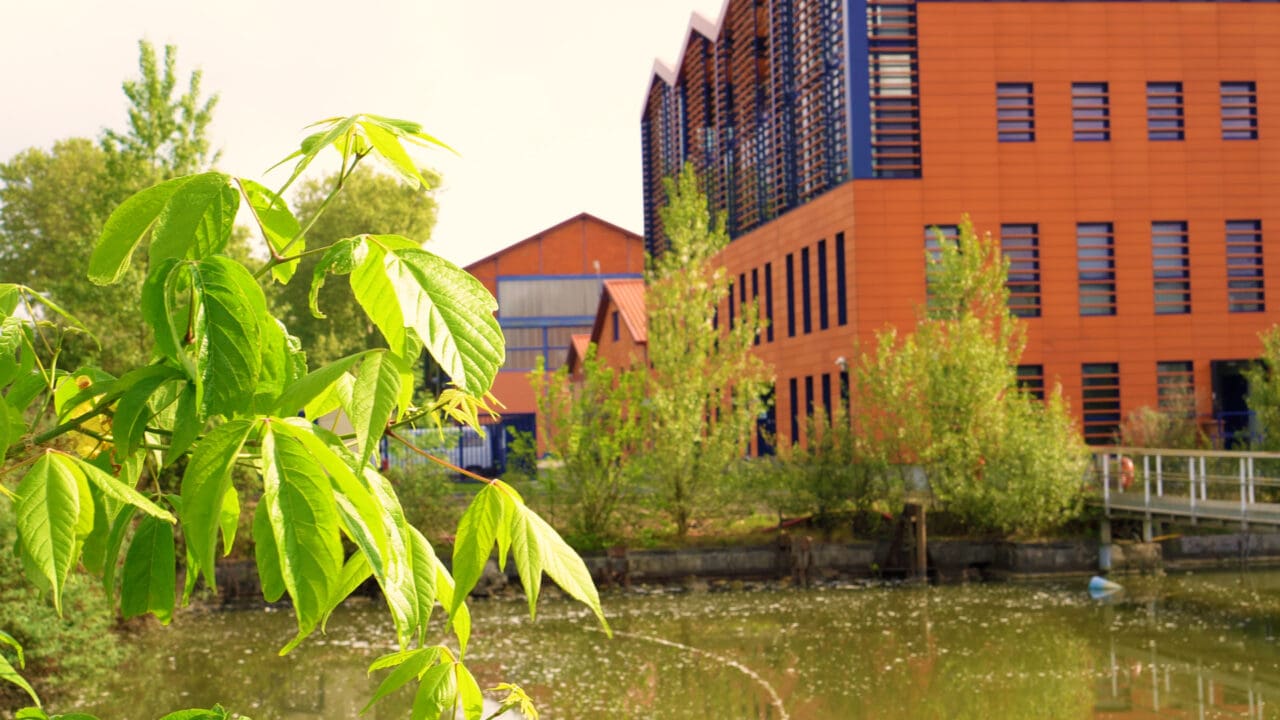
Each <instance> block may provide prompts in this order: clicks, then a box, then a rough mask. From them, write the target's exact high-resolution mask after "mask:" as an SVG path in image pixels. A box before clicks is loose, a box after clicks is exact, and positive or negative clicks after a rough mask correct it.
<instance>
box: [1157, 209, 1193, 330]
mask: <svg viewBox="0 0 1280 720" xmlns="http://www.w3.org/2000/svg"><path fill="white" fill-rule="evenodd" d="M1151 272H1152V282H1153V284H1154V288H1155V303H1156V314H1157V315H1185V314H1186V313H1189V312H1191V255H1190V247H1189V245H1188V243H1187V224H1186V223H1185V222H1153V223H1151Z"/></svg>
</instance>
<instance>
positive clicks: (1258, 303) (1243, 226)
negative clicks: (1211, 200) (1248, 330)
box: [1227, 220, 1266, 312]
mask: <svg viewBox="0 0 1280 720" xmlns="http://www.w3.org/2000/svg"><path fill="white" fill-rule="evenodd" d="M1227 309H1228V310H1230V311H1231V312H1262V311H1263V310H1265V309H1266V293H1265V288H1264V287H1263V274H1262V221H1261V220H1228V221H1227Z"/></svg>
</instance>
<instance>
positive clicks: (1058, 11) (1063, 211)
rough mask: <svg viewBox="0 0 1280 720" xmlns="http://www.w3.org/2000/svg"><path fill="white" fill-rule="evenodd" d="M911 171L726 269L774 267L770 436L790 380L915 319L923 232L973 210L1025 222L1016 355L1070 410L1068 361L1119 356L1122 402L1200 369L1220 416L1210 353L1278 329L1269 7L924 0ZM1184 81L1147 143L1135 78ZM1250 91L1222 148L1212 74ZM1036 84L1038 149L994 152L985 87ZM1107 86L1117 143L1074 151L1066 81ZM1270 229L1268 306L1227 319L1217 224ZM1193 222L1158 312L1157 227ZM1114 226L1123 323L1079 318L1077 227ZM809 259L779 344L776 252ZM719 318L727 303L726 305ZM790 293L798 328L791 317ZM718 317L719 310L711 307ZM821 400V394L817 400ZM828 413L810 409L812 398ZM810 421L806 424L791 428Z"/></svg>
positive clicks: (740, 247) (740, 253)
mask: <svg viewBox="0 0 1280 720" xmlns="http://www.w3.org/2000/svg"><path fill="white" fill-rule="evenodd" d="M918 8H919V37H920V41H919V42H920V49H919V58H920V66H919V67H920V74H919V77H920V97H921V126H922V140H923V147H922V150H923V163H924V165H923V167H924V170H923V178H922V179H919V180H856V181H852V182H848V183H845V184H844V185H841V186H839V187H837V188H835V189H834V190H832V191H830V192H828V193H826V194H825V195H823V196H821V197H819V198H818V199H816V200H814V201H812V202H810V203H808V204H806V205H803V206H801V207H799V208H797V209H795V210H793V211H791V212H788V213H786V214H785V215H783V216H782V217H780V218H779V219H777V220H775V221H773V222H771V223H769V224H767V225H765V226H763V227H761V228H758V229H756V230H755V231H753V232H750V233H748V234H745V235H743V236H742V237H739V238H737V239H736V240H735V241H734V242H733V243H732V245H731V246H730V247H729V248H728V249H727V250H726V251H725V252H724V254H723V262H724V264H725V265H726V267H727V268H728V269H729V270H730V271H731V272H732V273H733V274H734V276H735V277H737V275H738V274H739V273H744V272H745V274H746V275H747V276H748V278H749V275H750V272H751V270H752V269H753V268H756V269H761V271H762V268H763V266H764V264H765V263H766V262H770V263H772V271H773V273H772V274H773V299H774V342H772V343H767V342H766V343H763V344H762V345H761V347H760V353H761V355H762V356H763V357H764V358H765V359H766V360H768V361H770V362H772V363H773V364H774V365H775V367H777V368H779V376H778V382H777V418H778V431H779V434H780V435H782V436H787V435H789V412H790V404H789V403H790V399H789V397H788V395H789V393H788V380H789V379H790V378H793V377H800V378H801V381H800V383H799V384H800V395H801V397H800V402H803V401H804V398H803V395H804V387H803V385H804V382H803V377H804V376H806V375H812V376H815V388H816V387H818V386H819V383H820V380H818V378H820V376H821V375H822V374H824V373H830V374H832V383H833V385H834V384H835V383H836V382H837V381H836V376H835V373H837V372H838V368H837V367H836V365H835V360H836V358H837V357H839V356H845V357H848V358H852V356H853V354H854V353H855V343H856V342H857V341H863V342H868V341H870V340H871V339H872V337H873V336H874V333H875V332H876V331H877V330H880V329H882V328H883V327H884V326H885V325H886V324H895V325H899V326H909V325H910V324H911V323H912V322H913V321H914V319H915V317H916V308H917V306H918V305H919V304H920V303H921V302H923V299H924V265H925V263H924V252H923V251H924V239H923V229H924V227H925V226H927V225H933V224H954V223H957V222H958V221H959V219H960V216H961V214H962V213H969V214H970V215H971V216H972V219H973V221H974V223H975V225H976V227H977V229H978V230H979V232H982V231H990V232H991V233H992V234H993V235H996V236H998V234H999V228H1000V225H1001V224H1002V223H1037V224H1038V225H1039V237H1040V262H1041V294H1042V300H1041V303H1042V308H1043V309H1042V316H1041V317H1040V318H1035V319H1029V320H1027V321H1026V326H1027V329H1028V347H1027V351H1026V353H1025V354H1024V356H1023V359H1022V363H1024V364H1043V365H1044V369H1045V376H1046V381H1047V383H1048V384H1050V385H1051V384H1052V383H1053V382H1054V381H1055V380H1057V381H1060V382H1061V383H1062V386H1063V390H1064V393H1065V395H1066V397H1067V398H1068V400H1069V401H1070V403H1071V404H1072V406H1073V407H1077V408H1078V407H1079V406H1080V402H1081V381H1080V372H1081V371H1080V366H1081V364H1082V363H1087V362H1108V363H1109V362H1118V363H1119V365H1120V373H1121V380H1120V387H1121V410H1122V412H1123V413H1126V414H1127V413H1128V412H1131V411H1133V410H1136V409H1137V408H1139V407H1141V406H1143V405H1151V406H1154V405H1155V404H1156V387H1155V382H1156V381H1155V372H1156V371H1155V365H1156V362H1157V361H1174V360H1192V361H1194V363H1195V387H1196V395H1197V401H1198V411H1199V412H1200V413H1201V414H1208V413H1209V412H1211V410H1212V397H1211V395H1212V388H1211V376H1210V361H1212V360H1231V359H1244V358H1251V357H1254V356H1256V355H1257V354H1258V351H1259V348H1260V343H1259V342H1258V340H1257V333H1258V332H1259V331H1260V330H1262V329H1264V328H1267V327H1269V326H1271V325H1272V324H1273V323H1275V322H1276V320H1277V319H1278V318H1280V313H1277V312H1276V309H1280V250H1278V249H1277V247H1278V246H1277V243H1276V240H1277V239H1278V238H1280V203H1277V199H1278V198H1280V156H1278V155H1280V144H1278V142H1277V141H1280V42H1277V41H1276V38H1278V37H1280V5H1277V4H1270V3H1235V2H1217V3H1208V2H1204V3H1199V2H1169V3H1156V2H1113V3H1104V2H1099V3H1079V2H1041V3H1036V2H1003V3H996V2H974V3H960V2H921V3H919V5H918ZM1168 81H1177V82H1181V83H1182V84H1183V98H1184V108H1185V133H1186V139H1185V140H1183V141H1168V142H1152V141H1148V140H1147V125H1146V83H1147V82H1168ZM1222 81H1253V82H1256V83H1257V92H1258V114H1259V127H1258V135H1259V139H1258V140H1252V141H1224V140H1222V139H1221V131H1220V116H1219V112H1220V106H1219V83H1220V82H1222ZM998 82H1030V83H1034V86H1035V121H1036V140H1035V142H1031V143H998V142H997V141H996V111H995V85H996V83H998ZM1073 82H1106V83H1108V84H1109V90H1110V93H1109V95H1110V110H1111V140H1110V141H1109V142H1075V141H1073V139H1072V136H1071V84H1072V83H1073ZM1237 219H1241V220H1242V219H1249V220H1254V219H1256V220H1261V221H1262V234H1263V242H1264V247H1265V248H1266V249H1265V253H1264V262H1265V275H1266V287H1267V291H1268V292H1267V294H1268V298H1267V300H1268V311H1267V312H1265V313H1229V312H1227V292H1226V252H1225V249H1224V242H1223V241H1224V223H1225V221H1226V220H1237ZM1152 221H1186V222H1187V223H1188V229H1189V242H1190V265H1191V293H1192V312H1191V314H1190V315H1165V316H1156V315H1155V314H1154V311H1153V284H1152V283H1153V281H1152V260H1151V257H1152V256H1151V222H1152ZM1081 222H1110V223H1113V225H1114V237H1115V247H1116V256H1115V260H1116V293H1117V306H1118V310H1117V314H1116V315H1115V316H1112V317H1081V316H1080V314H1079V305H1078V284H1077V247H1076V223H1081ZM837 232H843V233H844V236H845V243H846V268H845V270H846V278H847V283H848V293H849V300H848V312H849V324H848V325H847V326H845V327H839V326H837V324H836V308H835V307H834V303H835V298H836V282H835V273H836V268H835V262H834V248H833V245H834V237H835V234H836V233H837ZM820 240H825V241H826V243H827V276H828V306H829V307H830V310H829V311H830V327H829V328H828V329H826V330H819V329H818V310H817V306H816V303H817V302H818V283H817V279H816V262H815V257H814V256H815V254H816V246H817V243H818V241H820ZM805 247H808V248H810V263H811V268H810V273H811V278H812V283H811V287H810V298H811V302H812V303H814V306H813V324H814V328H813V332H811V333H810V334H808V335H803V334H802V332H801V331H800V330H799V329H798V330H797V337H795V338H788V337H787V333H786V296H785V289H786V288H785V258H786V255H787V254H788V253H793V254H794V258H795V262H796V264H797V270H796V293H797V296H798V294H799V293H800V281H799V276H800V272H799V262H800V252H801V250H802V249H803V248H805ZM761 292H763V288H762V289H761ZM722 312H723V310H722ZM799 315H800V308H799V298H798V297H797V324H799V323H800V317H799ZM722 318H723V315H722ZM817 394H819V391H817V390H816V389H815V395H817ZM815 401H816V402H820V400H815ZM802 424H803V423H802Z"/></svg>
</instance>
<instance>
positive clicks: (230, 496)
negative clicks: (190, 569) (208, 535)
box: [218, 485, 240, 557]
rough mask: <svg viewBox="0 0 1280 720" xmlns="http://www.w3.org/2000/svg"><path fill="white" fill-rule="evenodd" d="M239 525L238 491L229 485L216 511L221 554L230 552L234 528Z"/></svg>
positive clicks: (234, 538) (233, 540)
mask: <svg viewBox="0 0 1280 720" xmlns="http://www.w3.org/2000/svg"><path fill="white" fill-rule="evenodd" d="M239 527H240V493H238V492H236V486H235V485H231V486H230V487H228V488H227V492H226V494H225V495H223V496H222V509H221V511H219V513H218V529H219V530H221V531H222V556H223V557H226V556H228V555H230V554H231V546H232V545H234V544H235V542H236V530H237V529H239Z"/></svg>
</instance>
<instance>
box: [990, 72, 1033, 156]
mask: <svg viewBox="0 0 1280 720" xmlns="http://www.w3.org/2000/svg"><path fill="white" fill-rule="evenodd" d="M996 138H997V139H998V140H999V141H1000V142H1002V143H1003V142H1033V141H1034V140H1035V139H1036V104H1035V95H1034V94H1033V93H1032V85H1031V83H997V84H996Z"/></svg>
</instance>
